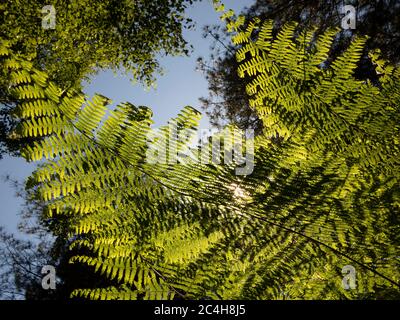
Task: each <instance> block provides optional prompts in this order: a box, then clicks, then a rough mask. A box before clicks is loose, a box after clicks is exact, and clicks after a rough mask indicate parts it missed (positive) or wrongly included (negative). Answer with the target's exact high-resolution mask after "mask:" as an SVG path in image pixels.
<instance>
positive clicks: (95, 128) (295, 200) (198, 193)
mask: <svg viewBox="0 0 400 320" xmlns="http://www.w3.org/2000/svg"><path fill="white" fill-rule="evenodd" d="M218 10H221V11H224V8H223V7H218ZM223 18H224V19H225V20H226V21H227V27H228V30H230V31H231V32H233V34H234V36H233V42H234V44H235V45H236V46H238V48H237V51H236V58H237V61H238V64H239V67H238V70H237V71H238V75H239V76H240V77H248V79H249V82H248V84H247V86H246V92H247V93H248V95H249V97H250V98H249V105H250V106H251V107H252V108H253V110H254V112H256V114H257V117H258V118H259V119H260V121H262V124H263V126H262V128H263V130H262V131H261V133H260V134H259V135H258V136H256V137H254V138H251V137H247V138H248V139H250V142H251V144H248V145H247V144H246V148H245V150H246V151H247V152H248V154H250V155H251V156H252V157H251V158H252V159H253V160H252V161H253V164H254V168H253V170H250V171H249V172H246V174H244V175H238V174H237V169H238V166H240V165H241V164H242V163H241V161H239V160H243V159H240V158H236V161H235V160H234V161H233V162H232V163H229V164H227V163H224V162H223V161H220V162H212V163H209V162H204V160H205V159H204V157H206V158H207V157H210V152H211V151H212V150H213V149H214V147H215V145H214V144H213V143H212V139H214V138H215V137H212V138H211V139H210V141H209V142H206V143H205V145H203V146H202V148H203V149H204V150H208V151H210V152H209V153H201V152H198V151H199V150H198V148H194V147H192V146H191V144H190V141H191V136H192V135H193V134H194V133H195V128H196V125H197V124H198V121H199V112H198V111H196V110H194V109H192V108H190V107H186V108H184V109H183V110H182V112H181V114H179V115H178V116H177V118H176V119H173V120H172V121H171V122H170V123H169V124H168V125H166V126H164V127H163V128H161V130H160V132H159V133H158V134H157V133H155V132H154V131H153V129H152V128H151V123H152V120H151V111H150V109H148V108H146V107H135V106H134V105H132V104H130V103H125V104H121V105H119V106H118V107H117V108H116V109H115V110H114V111H112V112H111V113H110V114H109V115H108V116H106V117H105V114H106V110H107V105H108V104H109V99H107V98H106V97H104V96H101V95H96V96H95V97H93V99H92V100H89V99H88V98H87V97H85V96H84V95H82V94H81V92H79V91H77V90H61V89H60V88H59V87H58V86H57V85H56V84H54V83H53V82H52V81H51V79H50V77H49V76H48V75H47V74H46V73H45V72H42V71H39V70H37V69H36V68H35V67H34V66H33V64H32V63H29V62H27V61H25V60H24V59H21V58H20V57H18V56H16V55H15V54H14V53H13V50H12V46H11V44H10V43H9V42H7V41H3V42H2V46H1V53H2V57H3V58H2V60H1V64H2V67H3V68H5V69H6V70H9V71H10V79H11V83H10V84H11V88H10V90H11V91H12V92H13V94H15V95H17V96H18V97H19V103H18V106H17V108H16V110H15V115H16V116H17V117H18V118H19V119H20V120H21V122H20V125H19V127H18V130H17V133H16V134H17V135H21V136H22V137H37V136H41V137H43V138H44V139H43V140H40V141H36V142H33V143H32V144H30V145H29V146H27V148H25V149H24V151H23V153H22V154H23V155H24V157H25V158H26V159H27V160H29V161H39V160H43V158H44V159H46V160H45V161H44V163H43V164H42V165H41V166H40V167H39V168H38V169H37V170H36V171H35V173H34V174H33V175H32V176H31V177H30V179H29V184H28V188H30V189H32V190H33V191H34V192H35V194H36V197H37V199H39V200H40V201H42V202H43V203H44V204H45V205H46V211H45V214H46V216H45V217H46V218H47V219H49V220H54V219H55V221H56V223H57V218H59V217H61V218H63V219H64V221H65V222H66V230H67V231H68V237H67V238H66V239H65V241H66V243H67V244H68V246H69V248H70V249H71V250H72V251H71V252H72V253H73V256H72V257H71V259H70V262H71V263H73V264H78V265H84V266H87V267H88V268H89V269H90V270H91V272H92V273H93V274H100V275H102V276H103V277H105V278H106V279H108V282H107V281H106V282H103V283H99V284H97V286H95V287H85V286H80V287H76V288H74V290H73V291H72V293H71V295H72V296H73V297H76V296H77V297H84V298H90V299H155V298H158V299H161V298H162V299H172V298H175V297H176V298H178V297H179V298H203V299H204V298H213V299H280V298H282V295H283V293H285V294H286V293H287V294H288V295H289V296H290V298H292V299H342V298H358V299H361V298H363V299H368V298H396V297H398V296H399V288H400V287H399V283H400V273H399V270H400V268H399V259H398V252H399V247H400V242H399V226H400V221H399V217H398V212H399V211H398V209H399V206H400V204H399V192H398V190H399V189H400V188H399V177H400V174H399V168H400V167H399V164H400V163H399V151H400V150H399V149H400V144H399V130H400V128H399V123H400V121H399V113H398V105H399V102H400V87H399V85H400V81H399V80H400V70H399V68H398V67H395V66H393V65H391V64H390V63H387V62H386V61H385V60H384V59H382V58H381V56H380V55H379V53H377V52H369V59H370V61H371V63H372V64H373V65H374V66H375V68H376V72H377V74H379V85H377V84H376V83H374V82H373V81H371V80H368V79H367V80H365V79H364V80H360V79H358V78H357V77H356V75H355V73H356V69H357V66H358V62H359V61H360V59H361V58H362V56H363V49H364V46H365V42H366V39H365V38H363V37H358V38H356V39H354V40H352V41H351V43H350V44H349V46H348V47H347V48H346V49H345V50H344V51H343V52H342V53H341V54H340V55H338V57H336V58H334V59H333V60H332V61H331V63H329V64H328V63H324V62H325V61H327V60H329V59H330V56H329V51H330V48H331V47H332V45H333V42H334V39H335V35H336V34H337V32H338V30H335V29H329V30H327V31H325V32H323V33H322V34H320V35H318V36H317V37H316V39H315V42H314V41H313V42H312V41H311V39H313V38H314V34H315V33H314V32H313V31H312V30H309V29H302V28H300V29H299V26H298V24H297V23H295V22H290V23H286V24H284V25H283V26H282V27H281V28H280V29H279V31H278V32H277V33H274V27H273V21H271V20H260V19H253V20H252V21H249V22H246V21H245V19H244V18H238V19H235V17H234V14H233V12H231V11H227V12H224V14H223ZM304 39H306V41H304ZM171 130H175V131H176V133H174V134H172V140H169V142H168V143H167V144H166V143H165V140H163V139H162V138H163V137H171ZM175 131H174V132H175ZM180 132H184V134H183V135H180V134H179V133H180ZM273 135H278V136H279V137H281V140H280V142H279V143H275V142H272V141H271V139H270V138H271V136H273ZM177 137H179V139H178V138H177ZM149 139H150V142H151V143H150V144H149ZM238 139H239V140H238ZM241 139H243V136H242V135H241V134H240V133H238V131H237V129H235V127H234V126H233V127H232V126H230V127H227V128H226V132H225V135H223V138H222V140H218V141H219V142H220V145H219V146H220V149H222V150H223V151H224V153H225V152H228V153H229V152H230V148H231V147H232V145H233V146H235V145H237V143H238V141H240V140H241ZM232 140H233V141H232ZM252 146H253V147H252ZM171 148H174V149H171ZM167 150H169V151H168V152H166V153H165V154H164V156H162V155H163V151H167ZM171 150H172V153H171ZM235 150H236V149H235ZM242 151H243V150H242ZM231 152H232V151H231ZM234 153H235V154H237V153H238V150H236V151H235V152H234ZM155 154H158V155H159V156H160V154H161V160H163V161H161V162H154V161H149V160H154V159H153V158H151V159H149V155H150V156H151V155H155ZM219 155H220V157H222V158H223V159H225V157H224V156H225V154H223V155H221V154H219ZM165 157H166V158H165ZM171 157H172V159H171ZM234 159H235V158H234ZM169 160H174V161H172V162H171V161H169ZM221 160H222V159H221ZM349 265H350V266H352V267H354V268H356V269H357V286H356V288H354V290H346V288H344V287H343V286H342V282H341V280H342V278H343V274H342V270H343V268H344V267H345V266H349Z"/></svg>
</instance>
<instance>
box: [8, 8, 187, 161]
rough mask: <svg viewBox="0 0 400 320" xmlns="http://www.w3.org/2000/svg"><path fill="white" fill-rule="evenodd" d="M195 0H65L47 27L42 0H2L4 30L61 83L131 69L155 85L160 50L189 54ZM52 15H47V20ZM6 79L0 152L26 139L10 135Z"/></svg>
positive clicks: (135, 76)
mask: <svg viewBox="0 0 400 320" xmlns="http://www.w3.org/2000/svg"><path fill="white" fill-rule="evenodd" d="M193 2H194V1H193V0H168V1H164V0H154V1H147V0H140V1H132V0H123V1H120V0H117V1H116V0H106V1H103V0H102V1H99V0H94V1H86V0H85V1H64V0H55V1H52V2H51V3H52V4H51V5H52V6H53V8H54V13H55V16H54V17H55V25H54V29H52V28H44V27H42V21H43V20H44V19H47V18H49V16H48V13H47V12H46V10H43V8H45V6H46V5H47V4H48V3H47V2H46V1H41V0H33V1H31V0H17V1H6V2H4V1H3V2H1V4H0V27H1V28H0V36H1V37H2V38H3V39H9V40H10V41H12V47H13V50H15V52H18V53H20V54H21V55H23V56H24V57H25V58H26V59H28V60H30V61H32V62H33V63H34V66H35V67H36V68H38V69H41V70H46V71H47V72H48V74H49V76H50V77H51V79H52V81H54V82H55V83H57V84H58V85H59V86H60V87H61V88H68V87H75V88H79V87H80V86H81V82H82V81H83V80H84V79H87V78H88V76H89V75H90V74H94V73H96V72H97V71H98V70H100V69H105V68H112V69H114V70H125V71H126V72H127V73H128V74H130V75H131V77H132V79H133V80H139V81H142V82H143V83H145V84H146V85H150V84H151V83H152V82H153V81H154V79H155V78H154V77H155V74H156V73H158V72H160V71H161V69H160V66H159V63H158V55H160V54H166V55H180V54H188V52H189V48H188V44H187V42H186V41H185V39H184V38H183V36H182V29H183V28H184V27H188V28H190V27H191V26H192V24H191V21H190V19H187V18H185V16H184V10H185V8H186V7H187V5H189V4H191V3H193ZM46 21H47V20H46ZM4 78H5V76H4V75H3V76H2V77H1V81H0V104H1V109H0V156H1V154H2V153H4V152H6V151H9V152H12V153H18V148H19V146H20V144H21V143H23V141H17V142H16V141H15V140H13V139H10V138H9V134H10V132H11V130H12V128H13V127H14V126H15V122H14V121H13V119H12V117H10V112H11V111H12V109H13V103H14V102H15V99H13V97H10V96H9V95H7V89H6V87H5V83H4V82H3V81H4Z"/></svg>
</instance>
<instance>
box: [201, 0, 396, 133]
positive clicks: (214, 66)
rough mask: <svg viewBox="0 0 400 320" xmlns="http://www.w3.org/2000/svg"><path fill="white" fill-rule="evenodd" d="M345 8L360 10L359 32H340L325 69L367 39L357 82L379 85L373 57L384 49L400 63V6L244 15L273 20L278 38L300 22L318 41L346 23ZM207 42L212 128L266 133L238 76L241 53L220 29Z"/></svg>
mask: <svg viewBox="0 0 400 320" xmlns="http://www.w3.org/2000/svg"><path fill="white" fill-rule="evenodd" d="M344 4H347V5H353V6H354V8H355V10H356V28H355V29H346V30H341V31H340V32H339V33H338V34H337V35H336V38H335V41H334V43H333V44H332V47H331V50H330V52H329V59H328V60H327V61H326V63H330V62H331V61H332V60H333V59H334V58H335V57H337V56H339V55H340V54H341V53H343V51H344V50H346V48H347V47H348V45H349V43H350V41H352V40H353V39H354V38H355V37H356V36H368V40H367V42H366V44H365V49H364V52H363V55H362V57H361V59H360V60H359V62H358V66H357V69H356V70H355V76H356V78H358V79H371V80H372V81H375V82H376V81H377V78H378V75H377V74H376V72H375V67H374V65H372V64H371V62H370V60H369V59H368V52H369V51H372V50H375V49H380V50H381V56H382V57H383V58H384V59H386V60H388V61H390V62H391V63H393V64H397V63H398V62H399V54H398V52H399V51H400V48H399V44H400V42H399V41H398V40H399V37H400V21H399V17H400V1H398V0H394V1H384V0H376V1H346V2H345V3H344V2H343V1H337V0H328V1H319V0H311V1H301V0H292V1H281V0H257V1H255V3H254V4H253V5H251V6H250V7H249V8H247V9H245V10H244V12H242V14H243V15H244V16H246V18H247V20H248V21H250V20H251V19H252V18H255V17H258V18H260V19H262V20H263V19H272V20H274V26H275V31H274V32H275V33H276V32H277V30H279V28H280V27H282V25H284V24H285V23H287V22H290V21H296V22H297V23H298V24H299V27H300V28H307V27H312V28H315V31H316V34H317V35H318V34H321V33H323V32H325V31H326V30H328V29H329V28H340V27H341V21H342V19H343V18H344V17H345V13H344V12H343V11H342V8H343V5H344ZM205 36H208V37H210V36H212V37H214V38H215V44H214V46H213V47H214V49H213V53H212V55H211V56H210V59H208V60H209V61H208V60H206V59H204V58H202V59H201V60H200V68H201V69H202V70H203V71H204V73H205V75H206V77H207V79H208V82H209V92H210V93H209V96H208V97H203V98H202V99H201V102H202V104H203V108H204V110H205V111H206V113H207V114H208V115H209V117H210V118H211V122H212V124H213V125H215V126H217V127H218V126H219V127H221V126H223V125H224V124H226V123H227V122H234V123H236V124H237V125H238V126H239V127H240V128H255V129H256V130H257V131H259V130H261V126H262V122H261V121H260V119H258V117H257V115H256V113H255V112H254V111H253V110H252V108H251V107H250V106H249V104H248V97H247V94H246V85H247V84H248V81H249V79H247V78H241V77H239V76H238V75H237V71H236V70H237V68H238V63H237V61H236V58H235V52H236V49H237V47H236V46H234V45H233V44H232V43H230V41H229V37H227V36H226V35H225V32H224V30H220V29H219V27H216V26H215V27H207V28H206V29H205ZM221 43H222V44H223V45H222V46H221ZM217 48H219V49H217Z"/></svg>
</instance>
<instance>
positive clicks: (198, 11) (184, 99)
mask: <svg viewBox="0 0 400 320" xmlns="http://www.w3.org/2000/svg"><path fill="white" fill-rule="evenodd" d="M223 2H224V3H225V5H226V7H227V8H229V9H233V10H235V12H240V11H241V9H243V8H244V7H246V6H249V5H251V4H252V3H253V2H254V1H253V0H225V1H223ZM187 16H188V17H190V18H191V19H193V21H195V22H196V28H195V29H194V30H190V31H189V30H185V32H184V37H185V39H186V40H187V41H188V42H189V43H190V44H191V45H192V46H193V47H194V50H193V53H192V54H191V56H190V57H163V58H161V60H160V63H161V65H162V67H163V68H164V70H165V74H164V75H163V76H161V77H158V79H157V89H156V90H154V89H150V90H149V91H146V90H145V88H144V87H143V86H141V85H139V84H136V85H133V84H132V83H131V82H130V81H129V77H128V76H123V75H121V74H118V75H117V76H116V75H114V73H113V72H112V71H109V70H105V71H103V72H100V73H99V74H97V75H96V76H95V77H93V79H92V81H91V82H90V83H89V84H87V85H86V86H85V93H87V94H88V95H89V96H92V95H93V94H94V93H96V92H97V93H101V94H102V95H104V96H107V97H109V98H111V99H112V100H113V102H114V104H118V103H120V102H125V101H129V102H131V103H133V104H134V105H137V106H139V105H145V106H149V107H150V108H151V109H152V110H153V114H154V121H155V126H159V125H161V124H164V123H166V122H167V121H168V119H170V118H172V117H174V116H176V115H177V114H178V113H179V111H180V110H181V109H182V108H183V107H184V106H186V105H190V106H192V107H194V108H196V109H197V110H199V111H201V108H200V103H199V98H200V97H202V96H207V94H208V90H207V81H206V80H205V78H204V75H203V74H202V73H200V72H198V71H195V68H196V59H197V58H198V57H199V56H203V57H204V58H208V56H209V53H210V44H211V39H204V38H203V37H202V33H203V32H202V29H203V26H204V25H207V24H216V23H220V20H219V15H218V14H217V13H216V12H214V9H213V7H212V5H211V0H203V1H202V2H200V3H195V4H194V5H193V6H191V7H190V8H189V9H188V10H187ZM200 125H201V128H202V129H205V128H208V127H209V122H208V120H207V118H206V117H205V116H203V119H202V121H201V124H200ZM34 168H35V165H34V164H28V163H26V162H25V160H23V159H20V158H11V157H4V159H2V160H0V204H1V207H0V225H2V226H4V227H5V228H6V230H7V231H9V232H13V233H16V232H17V225H18V222H19V216H18V213H19V212H20V211H21V205H22V201H21V199H19V198H17V197H16V196H15V190H14V188H13V187H12V186H11V184H10V183H8V182H4V181H3V179H2V177H4V176H6V175H10V177H11V178H12V179H15V180H19V181H23V180H24V179H26V178H27V177H28V176H29V175H30V173H31V172H32V170H34ZM20 236H21V235H20Z"/></svg>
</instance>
